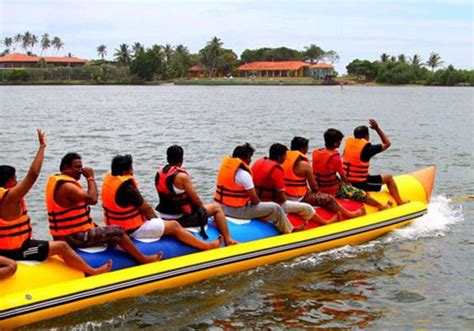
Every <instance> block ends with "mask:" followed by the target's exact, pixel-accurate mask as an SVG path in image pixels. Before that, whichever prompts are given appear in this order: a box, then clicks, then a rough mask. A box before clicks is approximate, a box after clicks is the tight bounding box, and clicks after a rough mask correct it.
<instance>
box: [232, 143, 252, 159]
mask: <svg viewBox="0 0 474 331" xmlns="http://www.w3.org/2000/svg"><path fill="white" fill-rule="evenodd" d="M254 152H255V148H253V147H252V145H250V144H249V143H245V144H243V145H240V146H237V147H236V148H235V149H234V151H233V152H232V157H238V158H240V159H246V158H249V157H252V155H253V153H254Z"/></svg>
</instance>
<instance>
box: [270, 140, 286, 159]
mask: <svg viewBox="0 0 474 331" xmlns="http://www.w3.org/2000/svg"><path fill="white" fill-rule="evenodd" d="M287 151H288V147H286V146H285V145H283V144H279V143H276V144H273V145H271V146H270V151H269V157H270V160H273V161H276V160H278V158H279V157H280V156H283V155H285V154H286V152H287Z"/></svg>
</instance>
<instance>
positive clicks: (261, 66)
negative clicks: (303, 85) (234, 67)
mask: <svg viewBox="0 0 474 331" xmlns="http://www.w3.org/2000/svg"><path fill="white" fill-rule="evenodd" d="M303 67H314V68H332V67H333V66H332V65H331V64H327V63H322V62H321V63H318V64H313V65H311V64H309V63H306V62H302V61H279V62H271V61H257V62H251V63H246V64H243V65H241V66H240V67H239V68H238V69H239V70H240V71H252V70H255V71H264V70H299V69H301V68H303Z"/></svg>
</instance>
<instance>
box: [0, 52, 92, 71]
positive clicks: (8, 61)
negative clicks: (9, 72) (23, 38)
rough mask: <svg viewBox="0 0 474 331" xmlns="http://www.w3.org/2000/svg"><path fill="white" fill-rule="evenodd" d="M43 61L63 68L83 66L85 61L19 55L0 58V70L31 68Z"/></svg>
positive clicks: (70, 57) (58, 57) (64, 57)
mask: <svg viewBox="0 0 474 331" xmlns="http://www.w3.org/2000/svg"><path fill="white" fill-rule="evenodd" d="M41 59H44V61H45V62H46V64H51V65H54V66H64V67H77V66H83V65H85V64H86V63H87V60H85V59H80V58H77V57H72V56H62V57H60V56H43V57H40V56H34V55H26V54H20V53H12V54H7V55H5V56H0V68H31V67H36V66H38V62H39V61H40V60H41Z"/></svg>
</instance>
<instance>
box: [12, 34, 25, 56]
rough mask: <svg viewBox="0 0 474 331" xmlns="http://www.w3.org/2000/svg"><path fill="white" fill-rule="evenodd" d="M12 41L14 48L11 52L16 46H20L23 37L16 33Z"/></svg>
mask: <svg viewBox="0 0 474 331" xmlns="http://www.w3.org/2000/svg"><path fill="white" fill-rule="evenodd" d="M13 41H14V42H15V46H14V47H13V52H15V50H16V45H18V46H21V43H22V41H23V35H22V34H21V33H17V34H16V35H15V37H13Z"/></svg>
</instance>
